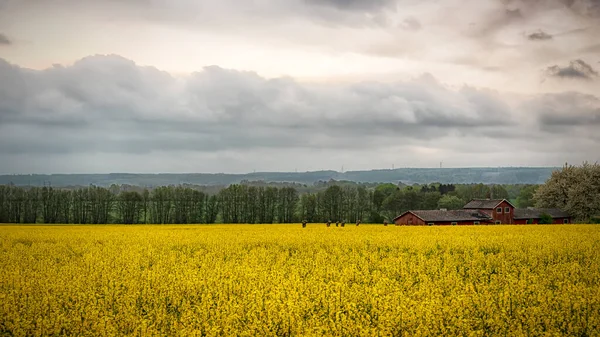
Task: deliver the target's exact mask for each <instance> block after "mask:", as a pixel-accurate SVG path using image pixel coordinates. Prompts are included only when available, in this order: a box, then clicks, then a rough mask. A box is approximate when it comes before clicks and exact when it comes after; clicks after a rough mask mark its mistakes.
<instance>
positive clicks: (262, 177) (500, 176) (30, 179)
mask: <svg viewBox="0 0 600 337" xmlns="http://www.w3.org/2000/svg"><path fill="white" fill-rule="evenodd" d="M557 169H559V168H556V167H499V168H491V167H487V168H398V169H393V170H392V169H390V170H371V171H348V172H336V171H315V172H256V173H248V174H224V173H219V174H208V173H192V174H128V173H111V174H52V175H41V174H32V175H0V185H8V184H14V185H16V186H53V187H66V186H89V185H95V186H103V187H109V186H111V185H113V184H114V185H134V186H143V187H148V188H152V187H157V186H168V185H185V184H189V185H204V186H229V185H231V184H239V183H242V182H243V181H262V182H265V183H270V182H284V183H285V182H287V183H299V184H305V185H312V184H315V183H318V182H327V181H330V180H336V181H350V182H357V183H399V182H400V183H403V184H405V185H413V184H430V183H442V184H479V183H482V184H543V183H544V182H545V181H546V180H547V179H548V178H549V177H550V175H551V174H552V171H554V170H557Z"/></svg>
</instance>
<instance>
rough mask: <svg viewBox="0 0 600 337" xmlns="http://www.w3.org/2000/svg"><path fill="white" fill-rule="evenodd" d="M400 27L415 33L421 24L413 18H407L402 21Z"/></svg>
mask: <svg viewBox="0 0 600 337" xmlns="http://www.w3.org/2000/svg"><path fill="white" fill-rule="evenodd" d="M400 27H401V28H403V29H406V30H411V31H417V30H420V29H421V23H420V22H419V20H417V19H416V18H414V17H412V16H411V17H408V18H406V19H404V21H402V23H401V24H400Z"/></svg>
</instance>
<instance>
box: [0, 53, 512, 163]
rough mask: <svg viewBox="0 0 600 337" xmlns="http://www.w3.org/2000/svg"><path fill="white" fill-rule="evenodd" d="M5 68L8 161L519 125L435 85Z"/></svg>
mask: <svg viewBox="0 0 600 337" xmlns="http://www.w3.org/2000/svg"><path fill="white" fill-rule="evenodd" d="M0 64H3V65H4V66H0V78H2V79H3V80H2V81H0V84H1V85H0V102H2V103H1V104H0V121H1V124H0V141H2V144H3V145H2V147H0V152H7V153H13V154H15V153H28V152H31V153H34V152H52V149H55V150H56V151H57V152H60V153H67V152H69V151H71V152H84V151H87V152H90V151H91V152H94V151H98V152H114V151H121V152H128V151H132V152H136V153H143V152H144V151H146V152H148V151H152V150H156V149H159V150H178V149H179V150H194V151H218V150H223V149H235V150H241V149H249V148H283V147H290V148H294V147H299V148H364V147H369V146H376V145H375V144H376V143H378V142H379V141H380V138H381V137H384V139H385V142H392V143H393V142H394V140H399V139H405V140H406V139H420V138H426V139H436V138H439V137H444V136H446V135H449V134H452V133H459V134H460V133H465V134H481V135H485V132H486V130H487V129H488V127H489V125H490V123H491V124H493V125H494V127H495V128H501V127H509V126H510V125H511V123H513V122H512V119H513V117H512V116H511V112H510V108H509V107H508V106H507V105H506V104H504V103H503V102H502V101H501V99H499V98H498V97H497V96H496V95H494V94H493V93H489V92H485V91H482V90H478V89H473V88H463V89H462V90H459V91H454V90H450V89H448V88H446V87H444V86H442V85H441V84H439V83H437V82H435V80H434V79H433V78H431V77H430V76H429V77H425V78H421V79H417V80H414V81H408V82H397V83H393V84H384V83H367V82H365V83H355V84H348V85H333V84H331V85H316V84H313V85H310V84H301V83H298V82H296V81H294V80H293V79H290V78H277V79H266V78H263V77H260V76H258V75H257V74H255V73H252V72H240V71H234V70H227V69H223V68H220V67H206V68H204V69H203V70H202V71H200V72H197V73H194V74H192V75H190V76H188V77H185V78H174V77H172V76H170V75H169V74H167V73H164V72H161V71H159V70H157V69H155V68H152V67H140V66H137V65H135V64H134V63H133V62H131V61H129V60H127V59H124V58H121V57H118V56H95V57H88V58H85V59H83V60H80V61H78V62H76V63H75V64H74V65H72V66H69V67H53V68H50V69H46V70H43V71H37V72H30V71H28V70H24V69H21V68H18V67H15V66H10V65H8V64H7V63H6V62H3V63H0ZM7 76H10V78H11V80H12V81H16V82H17V83H18V82H19V81H21V82H23V83H27V85H26V86H25V87H21V88H20V89H18V88H15V87H14V86H12V85H10V83H7V82H4V79H5V78H7ZM17 89H18V90H17ZM10 130H20V131H19V132H14V131H13V132H9V131H10ZM357 134H359V135H361V137H359V138H356V137H355V136H354V135H357ZM22 137H27V139H26V140H24V141H22V142H21V141H18V139H19V138H22ZM9 140H10V141H9ZM36 144H39V147H37V150H36Z"/></svg>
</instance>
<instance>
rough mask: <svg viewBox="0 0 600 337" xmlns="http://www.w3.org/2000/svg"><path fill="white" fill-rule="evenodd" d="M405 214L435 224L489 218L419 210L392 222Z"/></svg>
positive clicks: (472, 212) (481, 215) (480, 215)
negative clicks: (437, 222)
mask: <svg viewBox="0 0 600 337" xmlns="http://www.w3.org/2000/svg"><path fill="white" fill-rule="evenodd" d="M406 213H412V214H414V215H415V216H417V217H418V218H419V219H421V220H423V221H425V222H436V221H450V222H451V221H487V220H490V219H491V218H490V217H489V216H488V215H487V214H483V213H480V212H477V211H470V210H462V209H460V210H450V211H441V210H421V211H407V212H404V213H402V214H401V215H399V216H397V217H396V218H395V219H394V221H395V220H396V219H398V218H400V217H402V216H403V215H404V214H406Z"/></svg>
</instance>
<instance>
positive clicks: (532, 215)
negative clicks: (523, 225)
mask: <svg viewBox="0 0 600 337" xmlns="http://www.w3.org/2000/svg"><path fill="white" fill-rule="evenodd" d="M542 213H546V214H549V215H550V216H551V217H553V218H568V217H569V214H568V213H566V212H563V211H561V210H560V209H558V208H533V209H531V208H516V209H515V215H514V218H515V219H539V218H540V216H541V215H542Z"/></svg>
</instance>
